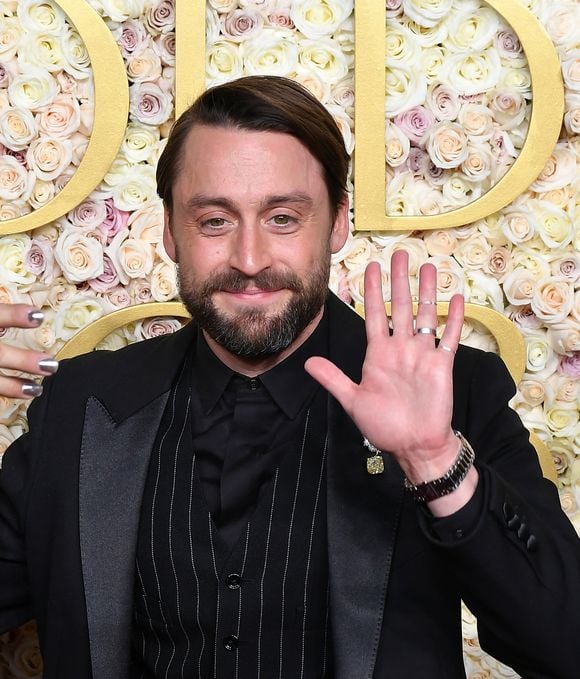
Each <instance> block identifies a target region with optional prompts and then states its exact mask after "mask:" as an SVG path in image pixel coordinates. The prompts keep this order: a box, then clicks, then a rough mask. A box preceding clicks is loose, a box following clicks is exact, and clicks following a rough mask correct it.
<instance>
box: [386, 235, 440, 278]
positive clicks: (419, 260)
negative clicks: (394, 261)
mask: <svg viewBox="0 0 580 679" xmlns="http://www.w3.org/2000/svg"><path fill="white" fill-rule="evenodd" d="M397 250H404V251H405V252H406V253H407V255H408V257H409V260H408V261H409V276H410V277H411V278H412V279H414V278H417V276H418V275H419V269H420V268H421V266H422V265H423V264H425V262H426V261H427V260H428V259H429V254H428V252H427V248H426V247H425V243H424V241H423V240H422V239H421V238H413V237H412V236H411V237H409V238H405V239H404V240H401V241H397V242H393V243H392V244H390V245H389V246H387V247H385V248H384V249H383V251H382V252H381V260H382V261H383V262H384V264H383V266H384V267H385V268H386V269H390V265H391V257H392V255H393V253H394V252H396V251H397Z"/></svg>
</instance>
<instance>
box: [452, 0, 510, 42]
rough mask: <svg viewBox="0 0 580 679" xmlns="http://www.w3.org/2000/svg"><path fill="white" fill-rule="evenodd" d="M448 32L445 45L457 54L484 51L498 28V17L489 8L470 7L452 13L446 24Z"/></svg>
mask: <svg viewBox="0 0 580 679" xmlns="http://www.w3.org/2000/svg"><path fill="white" fill-rule="evenodd" d="M446 23H447V26H448V30H449V37H448V39H447V44H448V45H449V46H450V48H451V49H453V50H454V51H458V52H467V51H479V50H484V49H485V48H486V47H489V46H490V45H491V44H492V41H493V39H494V37H495V34H496V33H497V31H498V28H499V17H498V15H497V13H496V12H495V11H494V10H492V9H490V8H489V7H478V9H477V11H476V12H475V11H473V9H472V8H471V7H467V8H465V9H463V10H461V9H460V10H459V11H457V12H453V13H452V14H451V15H450V16H449V19H448V21H447V22H446Z"/></svg>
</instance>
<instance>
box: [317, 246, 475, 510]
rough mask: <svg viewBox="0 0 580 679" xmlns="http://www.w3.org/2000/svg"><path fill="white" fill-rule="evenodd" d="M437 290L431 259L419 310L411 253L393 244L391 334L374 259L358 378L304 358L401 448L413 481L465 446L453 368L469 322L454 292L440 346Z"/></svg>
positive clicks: (380, 437)
mask: <svg viewBox="0 0 580 679" xmlns="http://www.w3.org/2000/svg"><path fill="white" fill-rule="evenodd" d="M436 290H437V271H436V269H435V267H434V266H433V265H432V264H424V265H423V266H422V267H421V271H420V274H419V308H418V313H417V316H416V318H414V316H413V303H412V298H411V291H410V288H409V279H408V258H407V253H406V252H404V251H397V252H395V253H394V255H393V257H392V260H391V321H392V326H393V331H392V334H391V333H390V332H389V325H388V319H387V316H386V313H385V306H384V302H383V297H382V290H381V272H380V266H379V265H378V264H377V263H371V264H369V266H368V267H367V270H366V272H365V324H366V333H367V342H368V345H367V352H366V356H365V361H364V364H363V368H362V378H361V382H360V384H355V383H354V382H352V381H351V380H350V379H349V378H348V377H347V376H346V375H344V373H343V372H342V371H341V370H340V369H339V368H337V367H336V366H335V365H333V364H332V363H331V362H330V361H328V360H327V359H324V358H320V357H314V358H311V359H309V360H308V361H307V362H306V366H305V367H306V370H307V372H308V373H309V374H310V375H311V376H312V377H314V378H315V379H316V380H318V382H320V384H321V385H322V386H324V387H325V388H326V389H327V390H328V391H329V392H330V393H331V394H332V395H333V396H334V397H335V398H336V399H337V400H338V401H339V402H340V404H341V405H342V407H343V408H344V410H345V411H346V412H347V413H348V414H349V415H350V417H351V418H352V420H353V421H354V423H355V424H356V426H357V427H358V429H359V430H360V431H361V433H362V435H363V436H365V437H366V438H367V439H368V440H369V441H370V442H371V443H372V444H373V445H374V446H376V447H377V448H379V449H380V450H383V451H388V452H389V453H391V454H392V455H394V456H395V458H396V459H397V461H398V463H399V464H400V466H401V467H402V469H403V471H404V473H405V474H406V476H407V477H408V478H409V479H410V480H411V481H412V482H413V483H421V482H424V481H430V480H433V479H436V478H439V477H440V476H442V475H443V474H445V473H446V472H447V471H448V469H449V468H450V467H451V465H452V464H453V462H454V460H455V458H456V456H457V453H458V449H459V444H458V440H457V438H456V437H455V435H454V434H453V430H452V428H451V416H452V410H453V383H452V369H453V359H454V356H455V351H456V349H457V345H458V343H459V338H460V335H461V327H462V324H463V298H462V297H461V296H460V295H456V296H455V297H453V299H452V300H451V303H450V306H449V315H448V318H447V324H446V327H445V332H444V334H443V337H442V338H441V342H440V343H439V345H438V346H437V345H436V343H435V328H436V327H437V305H436V301H437V300H436ZM473 487H474V486H473ZM443 499H444V498H441V499H440V500H437V502H440V501H441V500H443Z"/></svg>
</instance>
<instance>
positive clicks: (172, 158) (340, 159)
mask: <svg viewBox="0 0 580 679" xmlns="http://www.w3.org/2000/svg"><path fill="white" fill-rule="evenodd" d="M194 125H214V126H219V127H235V128H238V129H241V130H253V131H256V132H283V133H285V134H289V135H291V136H292V137H295V138H296V139H298V141H300V142H301V143H302V144H303V145H304V146H305V147H306V148H307V149H308V151H310V153H311V154H312V155H313V156H314V157H315V158H316V159H317V160H318V162H319V163H320V164H321V166H322V169H323V172H324V181H325V183H326V188H327V190H328V196H329V199H330V206H331V210H332V214H333V217H335V216H336V213H337V212H338V208H339V206H340V204H341V203H342V202H343V201H344V200H345V198H346V180H347V175H348V163H349V156H348V153H347V152H346V149H345V146H344V141H343V138H342V134H341V132H340V130H339V129H338V127H337V125H336V123H335V122H334V119H333V117H332V116H331V115H330V113H329V112H328V111H327V110H326V109H325V108H324V106H323V105H322V104H321V103H320V102H319V101H318V100H317V99H316V98H315V97H314V96H313V95H312V94H310V92H309V91H308V90H307V89H305V88H304V87H302V86H301V85H299V84H298V83H296V82H294V81H292V80H289V79H287V78H281V77H279V76H270V75H264V76H248V77H244V78H239V79H238V80H233V81H231V82H228V83H224V84H222V85H217V86H216V87H212V88H210V89H208V90H206V91H205V92H204V93H203V94H202V95H201V96H200V97H199V98H198V99H197V100H196V101H195V102H194V103H193V104H192V105H191V106H190V107H189V108H188V109H187V110H186V111H185V112H184V113H183V114H182V115H181V116H180V117H179V118H178V120H177V121H176V122H175V124H174V125H173V128H172V130H171V133H170V135H169V138H168V140H167V145H166V146H165V149H164V150H163V153H162V154H161V156H160V158H159V162H158V164H157V193H158V194H159V196H160V197H161V199H162V200H163V202H164V204H165V206H166V208H167V209H168V210H171V207H172V195H171V189H172V187H173V184H174V182H175V177H176V176H177V173H178V172H179V168H180V162H181V158H182V148H183V144H184V142H185V139H186V138H187V135H188V134H189V131H190V130H191V128H192V127H193V126H194Z"/></svg>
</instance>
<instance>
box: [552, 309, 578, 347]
mask: <svg viewBox="0 0 580 679" xmlns="http://www.w3.org/2000/svg"><path fill="white" fill-rule="evenodd" d="M548 338H549V340H550V346H551V347H552V349H553V350H554V351H555V352H556V353H558V354H564V355H566V356H571V355H572V353H573V352H574V351H580V322H578V321H577V320H575V319H574V318H572V317H570V318H567V319H564V320H563V321H562V322H561V323H554V324H553V325H550V326H549V327H548Z"/></svg>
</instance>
